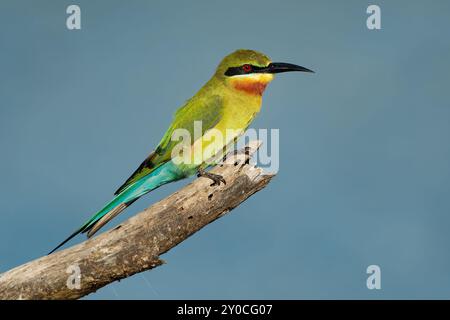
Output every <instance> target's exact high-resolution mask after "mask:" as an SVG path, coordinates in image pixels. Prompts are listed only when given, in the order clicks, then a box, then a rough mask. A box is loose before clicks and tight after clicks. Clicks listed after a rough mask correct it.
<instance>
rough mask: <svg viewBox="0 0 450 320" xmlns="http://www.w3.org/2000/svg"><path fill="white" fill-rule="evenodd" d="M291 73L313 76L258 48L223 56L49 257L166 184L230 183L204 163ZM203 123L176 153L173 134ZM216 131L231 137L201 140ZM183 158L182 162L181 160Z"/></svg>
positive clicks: (246, 123) (238, 131) (244, 126)
mask: <svg viewBox="0 0 450 320" xmlns="http://www.w3.org/2000/svg"><path fill="white" fill-rule="evenodd" d="M292 71H300V72H308V73H314V71H312V70H310V69H308V68H305V67H302V66H299V65H295V64H291V63H283V62H272V60H271V59H270V58H269V57H268V56H267V55H265V54H264V53H261V52H258V51H255V50H249V49H239V50H236V51H234V52H233V53H231V54H229V55H227V56H225V58H223V60H222V61H221V62H220V64H219V65H218V67H217V68H216V71H215V73H214V74H213V76H212V77H211V79H210V80H209V81H208V82H206V84H205V85H204V86H203V87H202V88H201V89H200V90H199V91H198V92H197V93H196V94H195V95H194V96H193V97H192V98H190V99H189V100H187V101H186V103H185V104H184V105H183V106H181V108H179V109H178V110H177V111H176V112H175V115H174V117H173V120H172V123H171V124H170V126H169V128H168V129H167V131H166V133H165V134H164V136H163V137H162V139H161V141H160V142H159V144H158V146H157V147H156V148H155V149H154V151H153V152H151V153H150V155H149V156H148V157H147V158H146V159H145V160H144V161H143V162H142V163H141V165H140V166H139V167H138V168H137V169H136V170H135V171H134V172H133V174H132V175H131V176H130V177H129V178H128V179H127V180H126V181H125V182H124V183H123V184H122V185H121V186H120V187H119V188H118V189H117V191H116V192H115V193H114V198H113V199H112V200H111V201H110V202H108V203H107V204H106V205H105V206H104V207H103V208H102V209H101V210H100V211H98V212H97V213H95V214H94V215H93V216H92V217H91V218H90V219H89V220H87V221H86V222H85V223H84V224H83V225H82V226H81V227H80V228H78V229H77V230H76V231H75V232H73V233H72V234H71V235H70V236H69V237H68V238H67V239H65V240H64V241H63V242H61V243H60V244H59V245H58V246H57V247H56V248H55V249H53V250H52V251H51V252H50V253H49V254H51V253H53V252H54V251H56V250H57V249H59V248H60V247H61V246H63V245H64V244H65V243H67V242H68V241H69V240H71V239H72V238H73V237H75V236H77V235H78V234H81V233H87V236H88V237H91V236H93V235H94V234H95V233H96V232H97V231H98V230H99V229H100V228H101V227H103V226H104V225H105V224H106V223H108V222H109V221H110V220H111V219H113V218H114V217H116V216H117V215H118V214H119V213H121V212H122V211H123V210H125V209H126V208H127V207H129V206H130V205H131V204H132V203H133V202H135V201H136V200H138V199H139V198H140V197H142V196H143V195H145V194H147V193H149V192H150V191H152V190H155V189H156V188H158V187H160V186H162V185H164V184H167V183H170V182H174V181H178V180H181V179H184V178H187V177H190V176H193V175H195V174H197V176H198V177H205V178H209V179H211V180H212V181H213V183H212V184H211V186H214V185H220V183H224V184H226V181H225V180H224V178H223V177H222V176H220V175H217V174H213V173H211V172H208V171H207V169H209V168H210V167H211V166H212V164H211V163H209V162H207V161H206V159H209V158H213V157H214V156H215V155H216V154H218V153H219V151H218V150H221V149H223V148H225V147H226V146H227V145H229V144H232V143H233V142H236V140H237V139H238V138H239V136H240V135H242V134H243V133H244V132H245V131H246V130H247V128H248V127H249V125H250V123H251V122H252V121H253V120H254V118H255V117H256V116H257V114H258V113H259V112H260V109H261V105H262V96H263V93H264V91H265V89H266V87H267V85H268V84H269V83H270V82H271V81H272V80H273V79H274V75H275V74H278V73H284V72H292ZM199 122H200V123H201V137H200V138H198V137H197V139H196V137H194V141H190V142H189V145H188V148H186V149H183V151H186V150H187V152H185V153H184V154H183V152H179V153H175V155H174V150H175V149H176V148H178V147H179V144H178V143H180V142H179V140H176V139H173V136H174V133H175V132H177V130H178V131H179V130H184V132H187V133H189V134H191V135H192V134H193V133H194V131H195V127H194V126H195V125H196V123H197V124H198V123H199ZM214 130H215V131H218V132H221V133H225V131H227V130H228V131H227V132H230V131H231V132H232V134H227V135H226V138H225V139H222V141H220V140H221V139H218V140H219V141H216V140H217V139H214V140H213V139H210V140H209V141H208V140H207V139H202V138H205V136H206V135H207V134H208V133H209V132H213V131H214ZM195 139H196V140H195ZM194 146H200V148H194ZM193 149H195V150H193ZM198 150H200V151H198ZM206 150H208V152H209V153H207V151H206ZM189 151H190V152H189ZM198 153H200V155H201V157H200V160H198V161H192V160H193V157H195V156H196V155H197V156H198ZM186 155H187V156H186ZM180 157H182V158H183V159H184V161H180ZM186 159H187V160H190V161H186ZM203 159H205V160H204V161H203Z"/></svg>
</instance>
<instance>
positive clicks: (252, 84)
mask: <svg viewBox="0 0 450 320" xmlns="http://www.w3.org/2000/svg"><path fill="white" fill-rule="evenodd" d="M273 77H274V76H273V74H269V73H254V74H249V75H242V76H234V77H231V78H230V79H229V80H228V81H229V82H230V84H231V87H232V88H233V89H235V90H238V91H242V92H244V93H247V94H250V95H258V96H261V95H262V94H263V92H264V90H265V89H266V86H267V85H268V84H269V82H270V81H272V80H273Z"/></svg>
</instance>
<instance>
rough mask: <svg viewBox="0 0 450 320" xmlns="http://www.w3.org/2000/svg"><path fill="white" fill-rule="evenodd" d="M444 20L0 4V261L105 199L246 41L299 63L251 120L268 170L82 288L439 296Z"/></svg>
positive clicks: (449, 99) (415, 11) (430, 11)
mask: <svg viewBox="0 0 450 320" xmlns="http://www.w3.org/2000/svg"><path fill="white" fill-rule="evenodd" d="M69 4H78V5H79V6H80V7H81V10H82V30H79V31H69V30H67V29H66V26H65V20H66V17H67V15H66V13H65V10H66V7H67V6H68V5H69ZM369 4H378V5H380V7H381V10H382V30H380V31H369V30H368V29H367V28H366V22H365V21H366V18H367V14H366V8H367V6H368V5H369ZM449 21H450V2H449V1H444V0H442V1H438V0H435V1H418V0H414V1H406V0H404V1H376V2H371V1H370V2H368V1H360V0H354V1H331V0H330V1H312V0H311V1H298V0H297V1H265V0H257V1H236V0H228V1H211V0H208V1H206V0H204V1H189V2H188V1H143V0H142V1H136V0H132V1H112V0H109V1H100V0H95V1H87V0H78V1H45V0H41V1H13V0H3V1H1V2H0V150H1V157H0V177H1V182H0V201H1V213H0V272H2V271H6V270H8V269H10V268H12V267H14V266H16V265H18V264H21V263H24V262H26V261H28V260H30V259H34V258H37V257H39V256H41V255H43V254H46V253H47V252H48V251H49V250H50V249H52V248H53V247H54V246H55V245H56V244H57V243H59V242H60V241H61V240H62V239H64V238H65V237H66V236H67V235H68V234H69V233H70V232H72V231H73V230H74V229H75V228H76V227H78V226H79V225H80V224H81V223H82V222H83V221H84V220H85V219H86V218H87V217H89V216H90V215H91V214H92V213H94V212H95V211H96V210H97V209H99V208H100V207H101V206H102V205H103V204H104V203H105V202H106V201H108V200H109V199H110V198H111V196H112V192H113V191H114V190H115V189H116V188H117V187H118V186H119V185H120V184H121V183H122V182H123V180H124V179H126V178H127V177H128V175H129V174H130V173H131V172H132V171H133V170H134V169H135V168H136V166H137V165H138V164H140V162H141V161H142V160H143V158H144V157H145V156H146V155H147V154H148V153H149V152H150V151H151V149H152V148H153V147H154V146H155V145H156V144H157V143H158V142H159V140H160V138H161V136H162V134H163V132H164V131H165V129H166V127H167V126H168V124H169V122H170V120H171V117H172V113H173V112H174V110H176V108H178V107H179V106H180V105H182V104H183V102H184V101H185V100H186V99H187V98H189V97H191V96H192V95H193V94H194V93H195V92H196V90H198V89H199V88H200V87H201V86H202V85H203V83H204V82H205V81H207V80H208V79H209V77H210V76H211V75H212V73H213V72H214V69H215V67H216V65H217V64H218V63H219V61H220V60H221V58H222V57H223V56H225V55H226V54H228V53H230V52H232V51H234V50H235V49H238V48H250V49H255V50H260V51H263V52H264V53H266V54H268V55H269V56H270V57H272V59H273V60H275V61H286V62H293V63H297V64H300V65H303V66H306V67H308V68H312V69H313V70H316V71H317V73H316V74H314V75H305V74H283V75H280V76H278V77H277V79H276V80H275V81H274V82H273V83H272V84H271V85H270V86H269V88H268V90H267V91H266V94H265V98H264V104H263V109H262V112H261V114H260V116H259V117H258V119H257V120H256V121H255V122H254V123H253V125H252V127H254V128H279V129H280V140H281V141H280V171H279V173H278V175H277V177H276V178H275V179H274V180H273V182H272V183H271V184H270V185H269V186H268V188H266V189H265V190H263V191H262V192H260V193H258V194H256V195H255V196H254V197H252V198H251V199H249V200H248V201H247V202H245V203H244V204H242V205H241V206H239V207H238V208H237V209H236V210H235V211H233V212H232V213H231V214H230V215H229V216H226V217H224V218H222V219H220V220H219V221H216V222H215V223H213V224H211V225H209V226H207V227H206V228H205V229H203V230H201V231H200V232H198V233H197V234H195V235H194V236H192V237H191V238H190V239H188V240H187V241H185V242H183V243H182V244H181V245H179V246H178V247H176V248H174V249H173V250H171V251H170V252H169V253H167V254H165V255H164V256H163V258H164V259H165V260H166V261H167V262H168V263H167V264H166V265H164V266H162V267H159V268H157V269H155V270H152V271H148V272H145V273H143V274H138V275H135V276H133V277H131V278H129V279H126V280H123V281H121V282H120V283H114V284H112V285H110V286H107V287H105V288H103V289H101V290H99V291H98V292H97V293H95V294H93V295H91V296H89V297H88V299H116V298H120V299H126V298H139V299H161V298H191V299H195V298H210V299H212V298H287V299H295V298H327V299H335V298H368V299H377V298H450V271H449V270H450V250H449V246H450V233H449V226H450V197H449V190H450V165H449V163H450V143H449V142H448V139H449V136H450V91H449V89H448V86H449V83H450V60H449V57H450V38H449V37H448V35H447V33H446V31H447V30H448V22H449ZM186 182H187V181H182V182H178V183H176V184H173V185H169V186H166V187H163V188H160V189H158V190H156V191H155V192H153V193H152V194H150V195H147V196H146V197H144V198H142V199H141V200H140V201H138V202H137V203H135V204H134V205H133V206H132V207H131V208H129V209H128V210H127V211H126V213H125V214H123V215H122V216H121V217H120V218H119V219H117V221H114V224H117V223H118V222H120V221H123V219H126V218H128V217H130V216H131V215H133V214H135V213H136V212H138V211H139V210H140V209H142V208H144V207H147V206H148V205H150V204H151V203H153V202H155V201H157V200H159V199H161V198H163V197H164V196H166V195H168V194H170V193H171V192H173V191H174V190H176V189H178V188H180V187H181V186H182V185H184V184H186ZM114 224H111V225H114ZM81 240H82V238H81V237H79V238H76V241H74V242H72V244H73V243H76V242H77V241H78V242H79V241H81ZM371 264H377V265H379V266H380V267H381V272H382V289H381V290H378V291H377V290H368V289H367V288H366V278H367V275H366V273H365V271H366V268H367V266H368V265H371Z"/></svg>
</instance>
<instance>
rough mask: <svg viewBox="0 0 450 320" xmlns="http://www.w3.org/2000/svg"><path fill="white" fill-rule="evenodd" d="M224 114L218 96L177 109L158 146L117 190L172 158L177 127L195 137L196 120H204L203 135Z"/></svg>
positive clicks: (188, 103)
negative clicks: (173, 136)
mask: <svg viewBox="0 0 450 320" xmlns="http://www.w3.org/2000/svg"><path fill="white" fill-rule="evenodd" d="M222 114H223V103H222V99H221V98H220V97H219V96H217V95H214V96H210V97H194V98H192V99H190V100H188V101H187V102H186V104H185V105H184V106H183V107H181V108H180V109H178V110H177V112H176V113H175V116H174V119H173V121H172V124H171V125H170V127H169V129H168V130H167V131H166V133H165V134H164V137H163V138H162V139H161V142H160V143H159V145H158V147H157V148H156V149H155V151H153V152H152V153H151V154H150V155H149V156H148V157H147V158H146V159H145V160H144V162H142V163H141V165H140V166H139V167H138V168H137V169H136V171H135V172H134V173H133V174H132V175H131V176H130V177H129V178H128V179H127V181H125V183H124V184H123V185H122V186H121V187H120V188H119V189H118V190H117V191H116V192H115V194H116V195H117V194H119V193H121V192H122V191H123V190H125V189H126V188H127V187H128V186H130V185H131V184H133V183H134V182H136V181H138V180H139V179H141V178H142V177H144V176H146V175H148V174H150V173H151V172H152V171H153V170H155V169H156V168H157V167H159V166H160V165H161V164H163V163H165V162H167V161H169V160H170V159H171V153H172V149H173V148H174V147H175V145H176V144H177V143H179V142H178V141H172V139H171V137H172V134H173V132H174V131H175V130H176V129H186V130H188V131H189V133H190V134H191V137H194V121H202V135H203V134H204V133H205V132H206V131H207V130H209V129H211V128H213V127H214V126H215V125H216V124H217V122H219V120H220V119H221V117H222Z"/></svg>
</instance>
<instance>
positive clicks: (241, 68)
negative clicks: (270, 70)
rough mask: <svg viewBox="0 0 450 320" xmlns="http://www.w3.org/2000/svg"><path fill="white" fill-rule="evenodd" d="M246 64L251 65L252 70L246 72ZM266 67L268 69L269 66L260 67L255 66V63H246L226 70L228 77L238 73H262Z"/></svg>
mask: <svg viewBox="0 0 450 320" xmlns="http://www.w3.org/2000/svg"><path fill="white" fill-rule="evenodd" d="M244 66H250V67H251V69H250V71H249V72H246V71H245V70H244ZM246 68H248V67H246ZM266 69H267V67H259V66H255V65H252V64H248V63H246V64H244V65H242V66H238V67H230V68H228V69H227V71H225V75H226V76H228V77H231V76H237V75H241V74H250V73H260V72H261V71H264V70H266Z"/></svg>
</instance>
